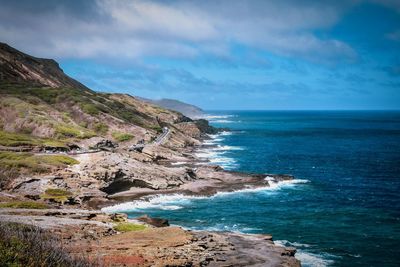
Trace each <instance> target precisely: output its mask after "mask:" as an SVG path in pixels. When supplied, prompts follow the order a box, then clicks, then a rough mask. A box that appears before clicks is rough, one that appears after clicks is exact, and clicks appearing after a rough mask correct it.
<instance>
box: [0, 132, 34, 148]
mask: <svg viewBox="0 0 400 267" xmlns="http://www.w3.org/2000/svg"><path fill="white" fill-rule="evenodd" d="M40 143H41V142H40V140H38V139H35V138H33V137H31V136H29V135H26V134H17V133H10V132H4V131H0V145H2V146H35V145H40Z"/></svg>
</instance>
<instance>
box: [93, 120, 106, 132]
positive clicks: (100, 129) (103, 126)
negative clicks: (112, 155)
mask: <svg viewBox="0 0 400 267" xmlns="http://www.w3.org/2000/svg"><path fill="white" fill-rule="evenodd" d="M93 129H94V130H95V131H96V132H97V133H99V134H101V135H105V134H107V132H108V125H107V124H104V123H101V122H99V123H96V124H95V125H94V126H93Z"/></svg>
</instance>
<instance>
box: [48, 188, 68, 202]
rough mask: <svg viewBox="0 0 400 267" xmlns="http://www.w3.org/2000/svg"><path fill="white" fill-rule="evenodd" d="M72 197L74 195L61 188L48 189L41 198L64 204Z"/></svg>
mask: <svg viewBox="0 0 400 267" xmlns="http://www.w3.org/2000/svg"><path fill="white" fill-rule="evenodd" d="M70 196H72V193H71V192H69V191H67V190H64V189H59V188H49V189H47V190H46V191H45V192H44V194H43V195H41V196H40V198H42V199H49V200H53V201H55V202H59V203H62V204H63V203H64V202H65V201H67V200H68V198H69V197H70Z"/></svg>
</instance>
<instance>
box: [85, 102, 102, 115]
mask: <svg viewBox="0 0 400 267" xmlns="http://www.w3.org/2000/svg"><path fill="white" fill-rule="evenodd" d="M81 109H82V111H83V112H85V113H87V114H89V115H97V114H99V112H100V110H99V109H98V108H97V106H96V105H95V104H92V103H84V104H82V105H81Z"/></svg>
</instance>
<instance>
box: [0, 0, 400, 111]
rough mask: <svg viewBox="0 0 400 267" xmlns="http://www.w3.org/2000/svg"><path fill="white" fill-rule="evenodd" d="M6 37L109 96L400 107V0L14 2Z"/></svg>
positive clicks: (209, 104)
mask: <svg viewBox="0 0 400 267" xmlns="http://www.w3.org/2000/svg"><path fill="white" fill-rule="evenodd" d="M0 4H1V6H2V9H1V10H0V36H1V39H2V40H1V41H2V42H6V43H8V44H10V45H12V46H14V47H16V48H18V49H20V50H22V51H24V52H27V53H29V54H32V55H35V56H38V57H49V58H55V59H56V60H57V61H58V62H60V65H61V67H62V68H63V69H64V71H65V72H66V73H67V74H69V75H70V76H72V77H74V78H76V79H78V80H79V81H81V82H83V83H84V84H86V85H87V86H88V87H90V88H92V89H94V90H98V91H104V92H123V93H129V94H132V95H138V96H142V97H148V98H155V99H156V98H174V99H179V100H182V101H186V102H189V103H192V104H196V105H198V106H200V107H202V108H204V109H266V110H269V109H306V110H308V109H400V1H395V0H380V1H374V0H370V1H362V0H354V1H340V0H339V1H306V0H305V1H289V0H280V1H124V0H122V1H113V0H91V1H84V2H83V3H82V1H25V0H22V1H3V0H0Z"/></svg>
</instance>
